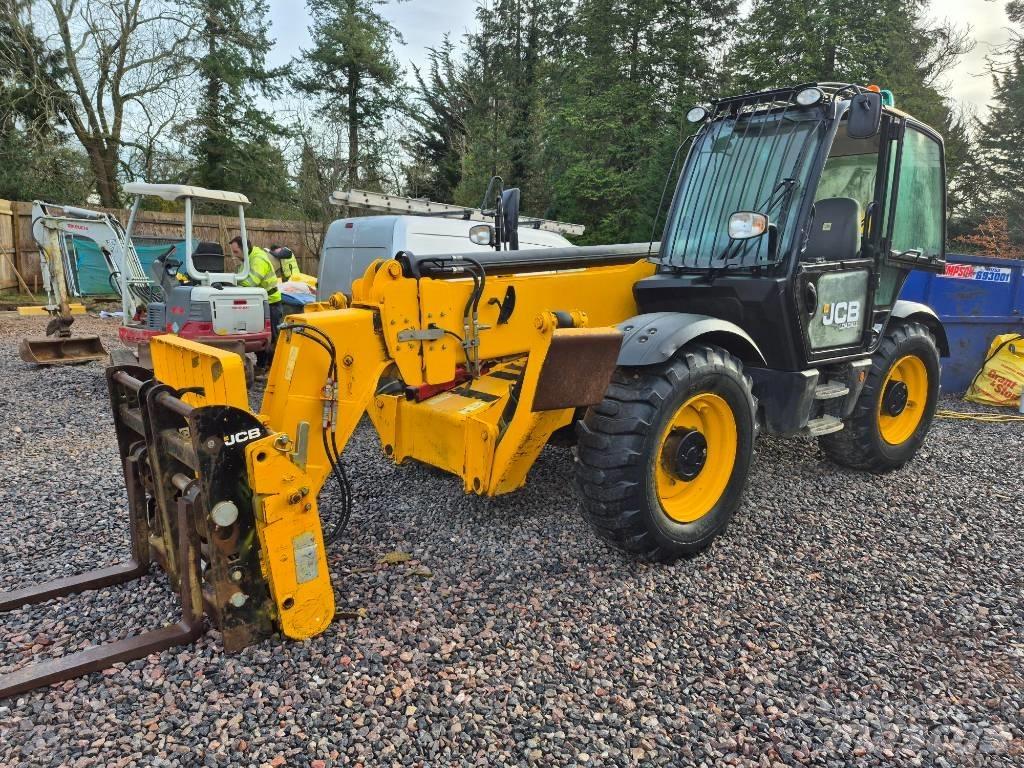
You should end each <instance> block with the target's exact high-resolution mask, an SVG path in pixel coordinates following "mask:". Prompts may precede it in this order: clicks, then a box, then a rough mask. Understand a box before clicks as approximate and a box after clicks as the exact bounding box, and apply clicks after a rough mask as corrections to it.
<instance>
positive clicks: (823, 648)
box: [0, 317, 1024, 766]
mask: <svg viewBox="0 0 1024 768" xmlns="http://www.w3.org/2000/svg"><path fill="white" fill-rule="evenodd" d="M41 328H42V321H40V320H27V319H12V318H10V317H2V318H0V381H2V384H0V409H2V413H3V416H4V418H3V422H2V425H0V433H2V435H3V440H2V441H0V473H2V477H3V483H2V486H0V515H2V519H3V521H4V526H5V528H6V531H7V535H6V536H4V537H3V538H2V539H0V589H4V588H13V587H15V586H17V585H20V584H22V583H24V582H29V581H39V580H43V579H45V578H48V577H52V576H54V575H58V574H70V573H74V572H77V571H79V570H82V569H85V568H88V567H90V566H94V565H96V564H104V563H109V562H114V561H115V560H117V559H118V558H119V557H121V556H122V555H123V553H125V552H126V551H127V532H126V530H125V521H124V514H123V509H124V505H125V500H124V493H123V490H122V487H121V478H120V472H119V469H118V466H117V457H116V448H115V445H114V437H113V434H112V430H111V428H110V426H109V424H110V421H109V417H108V415H107V403H106V392H105V387H104V384H103V378H102V368H101V366H100V365H99V364H90V365H87V366H80V367H71V368H63V369H60V368H56V369H52V370H47V371H42V370H34V369H32V368H30V367H29V366H27V365H25V364H23V363H22V362H21V361H20V360H19V359H18V358H17V355H16V352H15V347H16V339H17V337H19V336H21V335H23V334H24V333H26V332H28V331H36V330H39V329H41ZM76 330H78V331H79V332H89V331H93V332H101V333H102V334H103V335H104V336H105V337H106V338H107V339H108V340H109V343H110V344H112V345H113V344H116V343H117V342H116V332H115V331H116V329H115V327H114V326H113V324H112V321H100V320H93V319H83V320H82V321H80V322H79V323H78V324H77V325H76ZM942 405H943V407H951V408H959V409H965V407H966V406H964V404H962V403H957V402H955V401H953V400H951V399H946V400H945V401H944V402H943V404H942ZM1022 456H1024V428H1022V425H1021V424H1019V423H1018V424H977V423H967V422H951V421H941V420H940V421H938V422H937V423H936V426H935V428H934V429H933V430H932V433H931V436H930V438H929V440H928V442H927V443H926V445H925V447H924V449H923V450H922V451H921V452H920V453H919V455H918V456H917V458H916V459H915V460H914V461H913V462H912V463H911V464H910V465H908V466H907V467H906V468H904V469H903V470H902V471H899V472H896V473H894V474H890V475H886V476H882V477H871V476H865V475H860V474H857V473H854V472H849V471H845V470H841V469H837V468H836V467H834V466H832V465H831V464H829V463H828V462H826V461H825V460H824V458H823V456H822V454H821V452H820V451H819V450H818V449H817V447H816V445H815V443H813V442H809V441H807V442H804V441H788V442H786V441H777V440H770V439H763V440H761V441H760V442H759V444H758V446H757V459H756V461H755V467H754V470H753V473H752V475H751V478H750V484H749V487H748V491H747V495H746V501H745V502H744V504H743V507H742V509H741V510H740V512H739V515H738V517H737V519H736V521H735V522H734V524H733V525H732V526H731V528H730V529H729V531H728V532H727V534H726V535H725V536H724V537H723V538H721V539H720V540H719V541H718V542H717V543H716V544H715V545H714V546H713V548H712V549H711V550H710V551H709V552H708V553H706V554H705V555H702V556H700V557H698V558H696V559H694V560H692V561H689V562H683V563H679V564H678V565H675V566H672V567H666V566H651V565H644V564H639V563H636V562H632V561H631V560H629V559H627V558H624V557H622V556H619V555H617V554H615V553H613V552H611V551H609V550H608V549H607V548H606V547H605V546H604V545H603V544H601V543H600V542H599V541H597V540H596V539H595V537H594V536H593V535H591V533H590V532H589V531H588V529H587V528H586V527H585V525H584V524H583V522H582V521H581V519H580V516H579V514H578V513H577V510H576V505H575V501H574V499H573V497H572V495H571V493H570V491H569V488H570V485H569V478H570V473H571V455H570V453H569V451H568V450H565V449H554V448H549V449H547V450H546V451H545V452H544V454H543V455H542V456H541V458H540V460H539V461H538V463H537V465H536V467H535V468H534V470H533V472H532V475H531V482H530V484H529V485H528V487H527V488H526V489H525V490H523V491H521V492H519V493H515V494H512V495H511V496H507V497H503V498H500V499H496V500H492V501H489V502H488V501H484V500H480V499H474V498H469V497H466V496H463V495H462V493H461V492H460V491H459V488H458V483H457V481H456V480H455V479H453V478H451V477H448V476H445V475H442V474H441V473H439V472H436V471H432V470H430V469H428V468H425V467H415V466H410V467H393V466H389V465H388V464H387V463H386V462H385V461H384V459H383V458H382V457H380V456H379V449H378V447H377V446H376V445H375V443H374V438H373V435H372V434H371V432H370V430H368V429H365V428H363V429H361V430H360V431H359V433H358V434H357V436H356V438H355V440H354V441H353V444H352V445H350V446H349V448H348V450H347V451H346V453H345V460H346V462H347V464H348V466H349V467H350V474H351V476H352V477H353V479H354V481H355V485H356V494H357V496H358V499H357V501H358V504H357V512H356V515H355V517H354V519H353V521H352V523H351V525H350V528H349V533H348V541H346V542H343V543H342V544H340V545H339V546H338V547H337V548H336V549H335V551H334V552H333V567H334V573H335V587H336V589H337V592H338V602H339V606H340V607H343V608H349V609H358V608H365V609H366V617H365V618H364V619H362V620H342V621H338V622H336V623H335V624H333V625H332V626H331V628H330V629H329V630H328V631H327V633H326V634H324V635H323V636H321V637H319V638H316V639H314V640H311V641H307V642H285V641H282V640H280V639H274V640H272V641H270V642H267V643H264V644H262V645H259V646H257V647H253V648H249V649H247V650H246V651H244V652H242V653H240V654H237V655H231V656H229V655H227V654H225V653H224V652H223V651H222V649H221V647H220V644H219V640H218V637H217V634H216V633H215V632H211V633H208V634H207V635H206V636H205V637H203V638H202V639H201V640H200V641H199V642H198V643H197V644H195V645H194V646H191V647H187V648H183V649H176V650H171V651H167V652H164V653H162V654H156V655H153V656H150V657H149V658H148V659H145V660H140V661H136V662H133V663H130V664H125V665H119V666H118V667H117V668H115V669H112V670H108V671H106V672H104V673H102V674H95V675H91V676H90V677H88V678H85V679H81V680H77V681H72V682H69V683H65V684H62V685H60V686H57V687H53V688H50V689H46V690H42V691H36V692H34V693H31V694H28V695H24V696H21V697H18V698H17V699H14V700H8V701H2V702H0V764H2V765H5V766H15V765H65V766H84V765H147V766H149V765H182V766H192V765H240V766H257V765H272V766H278V765H289V766H292V765H296V766H298V765H312V766H331V765H358V764H362V765H365V766H372V765H392V764H394V765H431V766H448V765H504V764H517V765H526V764H537V765H574V764H588V765H690V764H699V765H722V764H742V765H763V766H774V765H779V764H782V765H796V764H814V765H937V766H962V765H1024V658H1022V657H1024V631H1022V630H1024V607H1022V598H1021V595H1022V586H1024V576H1022V571H1021V553H1022V552H1024V502H1022V501H1021V491H1020V477H1021V474H1022V469H1024V467H1022ZM393 550H400V551H404V552H409V553H411V554H412V556H413V559H412V560H411V561H409V562H407V563H403V564H398V565H381V564H378V560H379V558H380V557H381V556H382V555H384V554H385V553H387V552H389V551H393ZM174 616H175V605H174V601H173V599H172V597H171V595H170V593H169V592H168V591H167V589H166V583H165V581H164V580H163V578H162V577H161V576H160V575H159V574H157V575H154V576H151V577H148V578H146V579H144V580H142V581H141V582H138V583H137V584H135V585H131V586H124V587H116V588H110V589H105V590H101V591H99V592H94V593H91V594H88V595H81V596H76V597H72V598H69V599H66V600H64V601H54V602H51V603H48V604H45V605H41V606H36V607H34V608H29V609H23V610H19V611H15V612H13V613H9V614H5V615H4V617H3V619H2V621H0V672H5V671H10V670H13V669H15V668H18V667H21V666H22V665H23V664H25V663H26V662H27V661H28V660H29V659H32V658H48V657H53V656H58V655H60V654H62V653H66V652H70V651H73V650H76V649H79V648H82V647H84V646H86V645H88V644H90V643H92V642H95V641H98V640H110V639H113V638H115V637H120V636H124V635H126V634H128V633H130V632H137V631H140V630H143V629H146V628H152V627H155V626H157V625H159V624H161V623H163V622H165V621H168V620H171V619H173V618H174Z"/></svg>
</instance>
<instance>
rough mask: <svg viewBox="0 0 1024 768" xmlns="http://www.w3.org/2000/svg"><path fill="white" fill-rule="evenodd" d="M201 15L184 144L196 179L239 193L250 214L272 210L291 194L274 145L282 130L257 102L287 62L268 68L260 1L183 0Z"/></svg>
mask: <svg viewBox="0 0 1024 768" xmlns="http://www.w3.org/2000/svg"><path fill="white" fill-rule="evenodd" d="M183 2H184V4H185V5H187V6H188V7H189V8H191V9H193V10H194V12H195V13H196V15H198V18H199V19H200V21H199V23H198V25H197V29H198V35H199V42H198V44H199V47H200V53H199V58H198V62H197V67H198V75H199V78H200V80H201V81H202V84H203V85H202V97H201V102H200V106H199V114H198V118H197V126H196V129H195V130H194V132H193V134H192V136H191V142H190V143H191V146H192V150H193V154H194V155H195V158H196V161H197V165H196V167H195V169H194V171H193V173H192V175H191V180H192V181H194V182H195V183H197V184H199V185H201V186H204V187H209V188H212V189H226V190H232V191H238V192H242V193H244V194H246V195H247V196H248V197H249V199H250V200H252V201H253V206H252V208H251V209H250V213H251V214H252V215H256V216H259V215H273V214H275V213H279V212H280V211H282V210H283V209H285V208H287V207H288V205H289V201H290V198H291V195H290V192H289V183H288V169H287V164H286V162H285V159H284V156H283V154H282V152H281V150H280V148H279V147H278V146H277V144H276V140H278V139H279V138H280V137H281V136H283V135H284V134H285V129H284V127H283V126H282V125H281V124H280V122H279V121H278V119H277V118H276V116H275V115H273V114H267V113H266V112H264V111H263V110H261V109H260V107H259V106H258V104H257V99H258V98H259V97H263V98H264V99H270V98H272V97H274V96H276V95H277V94H278V93H279V92H280V84H281V82H282V78H283V77H284V76H285V75H286V74H287V68H286V67H277V68H268V67H267V64H266V58H267V53H268V51H269V50H270V49H271V47H272V45H273V41H272V40H270V39H269V38H268V36H267V29H268V27H269V24H268V22H267V3H266V2H265V0H183Z"/></svg>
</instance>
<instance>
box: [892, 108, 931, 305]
mask: <svg viewBox="0 0 1024 768" xmlns="http://www.w3.org/2000/svg"><path fill="white" fill-rule="evenodd" d="M894 168H895V163H893V164H892V165H890V176H891V175H892V174H891V171H892V170H893V169H894ZM944 183H945V182H944V180H943V175H942V147H941V145H940V144H939V143H938V142H937V141H935V139H933V138H931V137H930V136H928V135H927V134H925V133H922V132H921V131H919V130H917V129H916V128H914V127H912V126H907V130H906V133H905V134H904V137H903V157H902V159H901V160H900V186H899V192H898V195H899V199H898V200H897V201H896V213H895V217H894V219H893V227H892V243H891V245H890V248H891V250H892V251H893V253H903V252H904V251H920V252H921V253H922V254H924V255H926V256H938V255H941V254H942V253H943V242H942V224H943V221H942V219H943V216H944V215H945V210H944V202H945V199H944V197H943V184H944ZM889 186H890V188H892V182H891V180H890V184H889ZM907 268H908V267H901V266H897V265H894V264H883V265H882V266H881V269H880V270H879V283H878V289H877V291H876V292H875V306H876V307H888V306H891V305H892V303H893V302H894V301H895V300H896V294H897V292H898V290H899V287H900V285H902V283H903V276H904V275H905V274H906V270H907Z"/></svg>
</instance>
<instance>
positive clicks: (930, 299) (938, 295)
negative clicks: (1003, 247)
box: [900, 253, 1024, 394]
mask: <svg viewBox="0 0 1024 768" xmlns="http://www.w3.org/2000/svg"><path fill="white" fill-rule="evenodd" d="M900 298H901V299H906V300H908V301H919V302H921V303H922V304H927V305H928V306H929V307H931V308H932V309H933V310H935V313H936V314H937V315H938V316H939V318H940V319H941V320H942V324H943V325H944V326H945V328H946V334H947V335H948V336H949V353H950V356H949V358H948V359H944V360H943V361H942V390H943V391H944V392H947V393H950V394H961V393H963V392H966V391H967V389H968V388H969V387H970V386H971V381H973V379H974V375H975V374H976V373H977V372H978V371H979V370H980V369H981V366H982V364H983V363H984V362H985V354H986V353H987V352H988V348H989V344H991V343H992V338H993V337H995V336H997V335H999V334H1000V333H1021V334H1024V261H1018V260H1014V259H993V258H991V257H988V256H968V255H966V254H959V253H947V254H946V272H945V274H942V275H936V274H934V273H931V272H917V271H914V272H911V273H910V276H909V277H908V278H907V282H906V284H905V285H904V286H903V291H902V292H901V293H900Z"/></svg>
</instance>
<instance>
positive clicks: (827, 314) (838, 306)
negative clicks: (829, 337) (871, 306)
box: [821, 301, 860, 328]
mask: <svg viewBox="0 0 1024 768" xmlns="http://www.w3.org/2000/svg"><path fill="white" fill-rule="evenodd" d="M821 322H822V325H835V326H839V327H840V328H850V327H852V326H854V325H857V323H859V322H860V302H859V301H837V302H836V303H835V304H826V305H825V306H823V307H822V308H821Z"/></svg>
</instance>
